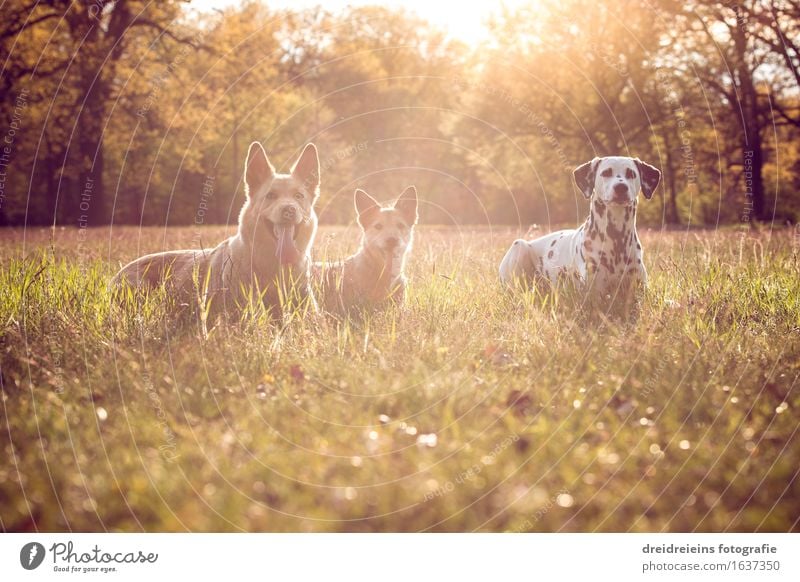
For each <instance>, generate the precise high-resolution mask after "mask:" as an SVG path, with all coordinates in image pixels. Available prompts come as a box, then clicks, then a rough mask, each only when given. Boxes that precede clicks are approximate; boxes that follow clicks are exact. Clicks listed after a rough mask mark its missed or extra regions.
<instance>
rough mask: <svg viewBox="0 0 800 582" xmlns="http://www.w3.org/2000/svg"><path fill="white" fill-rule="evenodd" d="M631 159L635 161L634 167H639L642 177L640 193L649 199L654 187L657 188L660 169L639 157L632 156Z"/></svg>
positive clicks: (654, 189)
mask: <svg viewBox="0 0 800 582" xmlns="http://www.w3.org/2000/svg"><path fill="white" fill-rule="evenodd" d="M633 161H634V162H636V167H637V168H639V175H640V176H641V178H642V179H641V183H642V194H644V197H645V198H647V199H648V200H650V199H651V198H652V197H653V193H654V192H655V191H656V188H658V183H659V182H660V181H661V170H659V169H658V168H656V167H654V166H651V165H650V164H648V163H646V162H643V161H642V160H640V159H639V158H634V160H633Z"/></svg>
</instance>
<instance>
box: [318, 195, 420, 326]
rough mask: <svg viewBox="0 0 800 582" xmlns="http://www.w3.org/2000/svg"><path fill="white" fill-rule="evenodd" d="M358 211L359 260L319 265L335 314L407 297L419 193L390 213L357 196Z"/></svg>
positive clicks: (324, 294) (320, 279) (322, 288)
mask: <svg viewBox="0 0 800 582" xmlns="http://www.w3.org/2000/svg"><path fill="white" fill-rule="evenodd" d="M355 206H356V211H357V212H358V224H359V225H360V226H361V246H360V247H359V249H358V251H357V252H356V254H354V255H353V256H351V257H348V258H347V259H345V260H344V261H341V262H338V263H330V264H325V263H319V262H317V263H315V264H314V271H313V272H314V278H315V280H317V281H318V283H319V288H320V293H321V295H322V301H323V305H324V306H325V309H326V310H327V311H329V312H337V311H348V310H350V309H351V308H354V307H356V308H359V307H361V308H364V307H366V308H374V307H379V306H380V305H382V304H384V303H386V302H388V301H395V302H398V303H399V302H402V301H403V299H404V297H405V288H406V277H405V275H404V273H403V270H404V268H405V262H406V257H407V256H408V253H409V251H410V250H411V245H412V243H413V241H414V226H415V225H416V224H417V220H418V213H417V207H418V200H417V189H416V188H414V186H409V187H408V188H406V189H405V190H404V191H403V193H402V194H401V195H400V198H398V199H397V201H396V202H395V203H394V204H393V205H392V206H386V207H383V206H381V205H380V204H379V203H378V202H377V201H376V200H375V199H374V198H373V197H372V196H370V195H369V194H367V193H366V192H364V191H363V190H356V194H355Z"/></svg>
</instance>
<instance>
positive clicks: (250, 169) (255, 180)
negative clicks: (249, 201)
mask: <svg viewBox="0 0 800 582" xmlns="http://www.w3.org/2000/svg"><path fill="white" fill-rule="evenodd" d="M274 175H275V168H274V167H273V165H272V164H270V163H269V159H267V152H265V151H264V148H263V146H262V145H261V144H260V143H258V142H257V141H254V142H253V143H251V144H250V149H249V150H248V151H247V161H246V162H245V164H244V184H245V190H244V191H245V195H246V196H248V197H249V196H250V193H251V192H255V191H256V190H258V188H260V187H261V186H262V185H263V184H264V183H265V182H266V181H267V180H271V179H272V177H273V176H274Z"/></svg>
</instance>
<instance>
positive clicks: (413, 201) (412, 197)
mask: <svg viewBox="0 0 800 582" xmlns="http://www.w3.org/2000/svg"><path fill="white" fill-rule="evenodd" d="M394 207H395V209H397V210H398V211H399V212H400V214H402V215H403V218H405V219H406V221H407V222H408V223H409V224H417V221H418V220H419V212H418V208H419V199H418V198H417V189H416V188H415V187H414V186H409V187H408V188H406V189H405V190H403V193H402V194H400V198H398V199H397V202H395V203H394Z"/></svg>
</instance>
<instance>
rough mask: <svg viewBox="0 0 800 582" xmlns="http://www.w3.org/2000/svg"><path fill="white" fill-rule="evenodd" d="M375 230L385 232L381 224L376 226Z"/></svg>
mask: <svg viewBox="0 0 800 582" xmlns="http://www.w3.org/2000/svg"><path fill="white" fill-rule="evenodd" d="M375 230H383V225H382V224H380V223H379V224H376V225H375Z"/></svg>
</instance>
